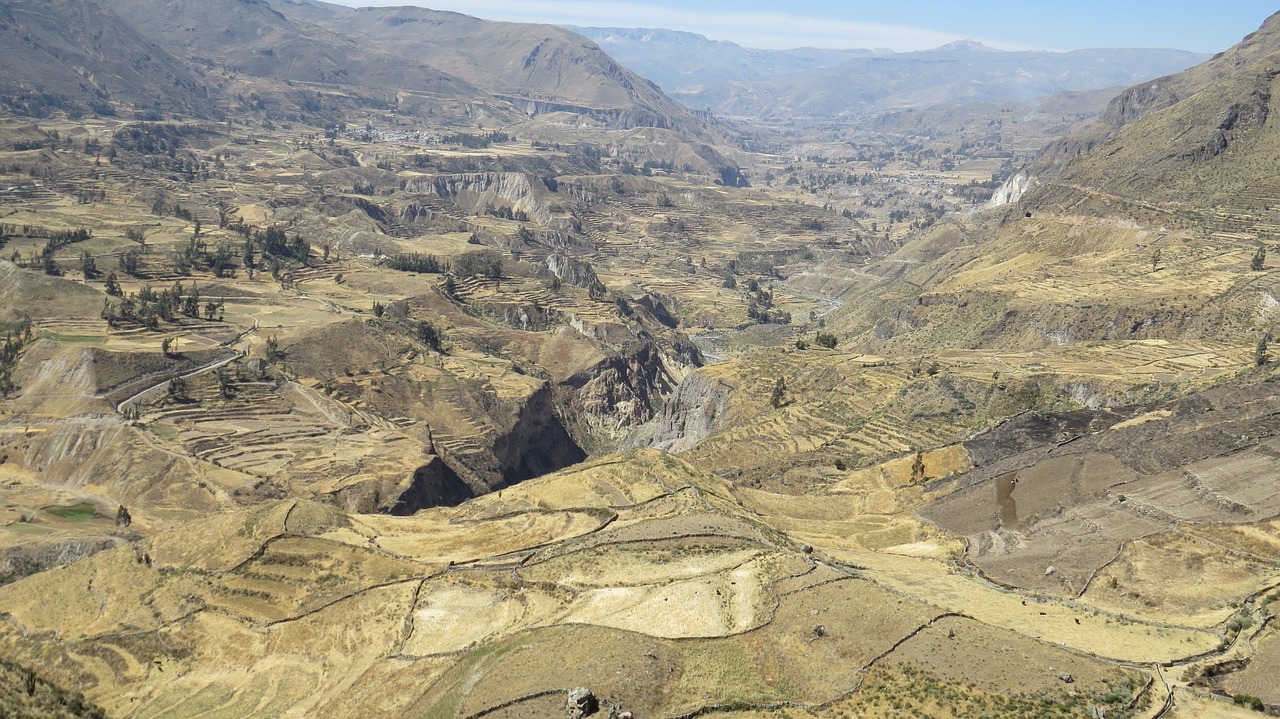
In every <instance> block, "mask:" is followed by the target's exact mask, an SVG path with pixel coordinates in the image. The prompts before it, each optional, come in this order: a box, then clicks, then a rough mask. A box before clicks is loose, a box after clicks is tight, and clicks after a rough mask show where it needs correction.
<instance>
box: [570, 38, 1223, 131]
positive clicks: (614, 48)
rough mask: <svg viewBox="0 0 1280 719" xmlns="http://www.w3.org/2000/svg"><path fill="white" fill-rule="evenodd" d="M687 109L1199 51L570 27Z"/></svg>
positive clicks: (1033, 83) (989, 91) (928, 99)
mask: <svg viewBox="0 0 1280 719" xmlns="http://www.w3.org/2000/svg"><path fill="white" fill-rule="evenodd" d="M573 29H574V30H575V31H576V32H578V33H580V34H582V35H584V36H586V37H588V38H591V39H592V40H595V41H596V42H597V43H599V44H600V46H601V47H602V48H604V49H606V50H607V51H608V52H610V53H611V54H613V55H614V56H615V57H617V58H618V59H619V61H621V62H623V63H624V64H626V65H627V66H628V67H632V68H634V69H635V70H636V71H637V72H640V73H641V74H644V75H645V76H647V77H650V78H652V79H653V80H654V81H655V82H657V83H658V85H659V86H661V87H662V88H663V89H664V90H666V91H667V93H668V94H670V95H671V96H672V97H674V98H675V99H677V100H680V101H681V102H683V103H685V104H686V105H688V106H689V107H693V108H698V109H709V110H711V111H713V112H715V113H717V114H722V115H731V116H749V117H787V116H815V117H833V116H838V115H845V114H861V113H865V112H868V111H871V110H894V109H905V108H919V107H927V106H929V105H936V104H942V103H949V102H992V103H1000V102H1010V101H1023V100H1030V99H1032V98H1035V97H1042V96H1045V95H1052V94H1054V93H1058V92H1063V91H1068V90H1090V89H1098V88H1103V87H1112V86H1124V85H1132V84H1134V83H1138V82H1142V81H1145V80H1149V79H1151V78H1154V77H1159V76H1162V75H1167V74H1169V73H1173V72H1177V71H1180V70H1183V69H1186V68H1188V67H1190V66H1192V65H1195V64H1196V63H1198V62H1202V61H1204V60H1206V59H1208V57H1209V56H1208V55H1203V54H1197V53H1192V52H1185V51H1182V50H1130V49H1100V50H1077V51H1073V52H1067V53H1054V52H1005V51H1001V50H997V49H994V48H990V47H987V46H985V45H982V44H981V43H978V42H975V41H972V40H962V41H958V42H954V43H950V44H948V45H944V46H943V47H940V48H937V49H934V50H926V51H920V52H908V53H895V52H892V51H888V50H820V49H814V48H802V49H796V50H752V49H748V48H744V47H742V46H740V45H737V44H735V43H732V42H725V41H714V40H709V39H707V38H706V37H703V36H702V35H698V34H695V33H687V32H679V31H671V30H659V29H623V28H576V27H575V28H573Z"/></svg>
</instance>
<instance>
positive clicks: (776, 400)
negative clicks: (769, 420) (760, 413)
mask: <svg viewBox="0 0 1280 719" xmlns="http://www.w3.org/2000/svg"><path fill="white" fill-rule="evenodd" d="M786 396H787V380H786V378H784V377H779V378H778V379H777V381H775V382H774V383H773V396H772V397H770V398H769V404H771V405H773V406H774V408H775V409H776V408H778V407H781V406H782V403H783V402H784V401H785V400H786Z"/></svg>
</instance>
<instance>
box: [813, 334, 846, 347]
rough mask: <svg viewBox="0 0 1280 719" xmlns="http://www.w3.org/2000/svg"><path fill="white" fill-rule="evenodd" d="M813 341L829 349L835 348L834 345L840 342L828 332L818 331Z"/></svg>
mask: <svg viewBox="0 0 1280 719" xmlns="http://www.w3.org/2000/svg"><path fill="white" fill-rule="evenodd" d="M813 341H814V342H817V343H818V344H819V345H820V346H822V347H826V348H827V349H829V350H833V349H835V348H836V345H837V344H839V343H840V340H839V338H837V337H836V336H835V335H834V334H831V333H830V332H818V334H817V335H816V336H814V338H813Z"/></svg>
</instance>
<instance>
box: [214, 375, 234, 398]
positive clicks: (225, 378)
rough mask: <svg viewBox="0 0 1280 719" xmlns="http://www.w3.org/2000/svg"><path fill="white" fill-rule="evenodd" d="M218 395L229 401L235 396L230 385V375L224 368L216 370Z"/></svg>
mask: <svg viewBox="0 0 1280 719" xmlns="http://www.w3.org/2000/svg"><path fill="white" fill-rule="evenodd" d="M218 394H220V395H222V398H223V399H231V398H232V397H234V396H235V392H234V387H233V385H232V384H231V373H230V372H228V371H227V368H226V367H219V368H218Z"/></svg>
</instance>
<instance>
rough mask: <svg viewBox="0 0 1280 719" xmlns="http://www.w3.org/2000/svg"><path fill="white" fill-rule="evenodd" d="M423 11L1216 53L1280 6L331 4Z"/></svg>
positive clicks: (927, 43) (1183, 0)
mask: <svg viewBox="0 0 1280 719" xmlns="http://www.w3.org/2000/svg"><path fill="white" fill-rule="evenodd" d="M334 1H337V2H342V3H343V4H345V5H357V6H358V5H404V4H413V5H423V6H425V7H431V8H436V9H438V10H455V11H457V12H463V13H467V14H468V15H476V16H478V17H483V18H487V19H491V20H514V21H518V22H548V23H555V24H561V25H585V26H613V27H665V28H672V29H676V30H688V31H691V32H697V33H701V34H703V35H706V36H708V37H710V38H713V39H716V40H732V41H734V42H737V43H739V44H741V45H746V46H748V47H762V48H786V47H800V46H806V45H807V46H816V47H841V48H849V47H857V48H868V47H887V48H890V49H893V50H898V51H906V50H920V49H926V48H932V47H937V46H938V45H942V44H945V43H947V42H950V41H952V40H958V39H965V38H972V39H976V40H981V41H983V42H985V43H987V44H989V45H993V46H996V47H1000V48H1004V49H1022V48H1034V49H1048V50H1076V49H1080V48H1087V47H1171V48H1179V49H1183V50H1195V51H1198V52H1218V51H1220V50H1225V49H1227V48H1228V47H1230V46H1232V45H1234V44H1235V43H1237V42H1239V41H1240V38H1242V37H1244V36H1245V35H1247V34H1249V33H1250V32H1253V31H1254V30H1256V29H1257V28H1258V26H1259V25H1261V24H1262V21H1263V20H1265V19H1266V18H1267V16H1269V15H1271V14H1272V13H1274V12H1276V11H1277V10H1278V9H1280V7H1278V6H1277V4H1276V3H1275V2H1274V0H1273V1H1272V2H1263V1H1262V0H1226V1H1225V2H1206V0H1164V1H1162V2H1153V1H1150V0H1140V1H1137V2H1133V1H1131V0H1109V1H1108V0H1066V1H1063V0H1060V1H1058V2H1052V1H1046V0H1030V1H1029V2H1025V1H1024V2H1011V1H1010V0H1000V1H999V2H997V1H996V0H879V1H877V2H863V1H847V2H839V1H838V0H817V1H813V2H778V0H685V1H683V2H680V1H679V0H637V1H635V2H629V1H625V0H613V1H610V2H594V1H591V0H550V1H547V2H543V1H541V0H334Z"/></svg>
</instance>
